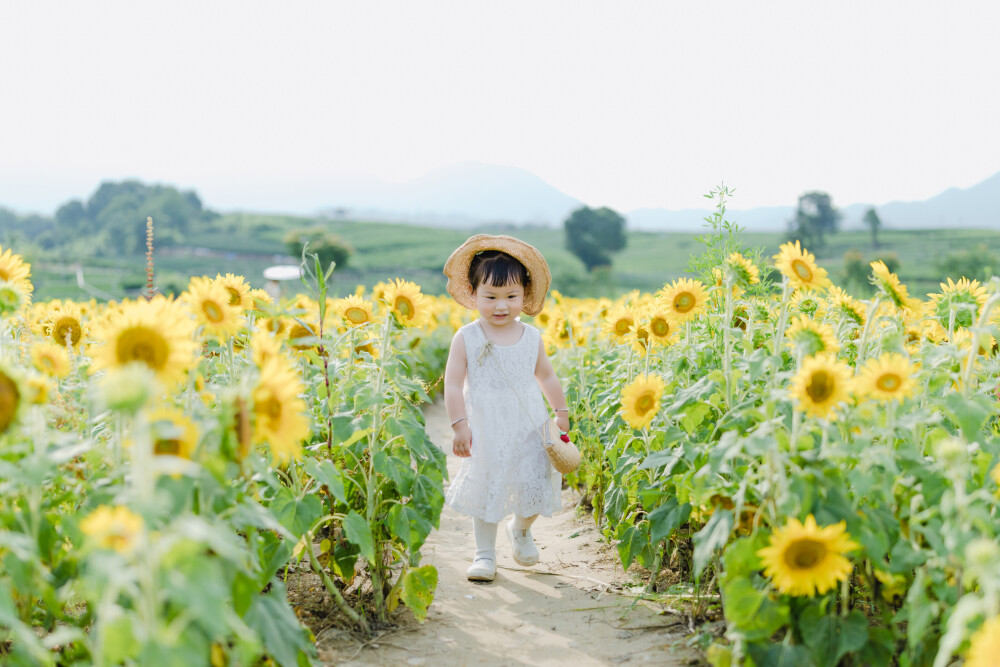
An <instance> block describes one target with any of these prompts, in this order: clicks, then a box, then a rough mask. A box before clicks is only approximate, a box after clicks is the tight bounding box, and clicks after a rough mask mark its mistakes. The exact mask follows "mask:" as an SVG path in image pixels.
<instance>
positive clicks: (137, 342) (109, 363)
mask: <svg viewBox="0 0 1000 667" xmlns="http://www.w3.org/2000/svg"><path fill="white" fill-rule="evenodd" d="M193 329H194V323H193V322H192V321H191V318H190V317H188V315H187V313H186V312H185V310H184V308H183V306H182V305H181V304H179V303H178V302H176V301H174V300H172V299H167V298H166V297H163V296H159V295H158V296H155V297H153V299H152V300H151V301H146V300H145V299H140V300H139V301H133V302H129V303H127V304H124V305H123V306H122V311H121V313H120V314H118V315H117V316H115V317H114V318H112V319H111V320H110V321H109V322H108V326H107V327H106V328H105V329H104V330H103V331H102V333H101V335H100V337H99V340H100V342H102V343H103V345H99V346H98V347H97V348H96V349H95V350H94V353H93V356H94V363H93V366H91V369H92V370H93V371H98V370H103V369H107V368H119V367H122V366H125V365H126V364H129V363H131V362H133V361H137V362H141V363H143V364H145V365H146V366H147V367H148V368H149V369H150V370H151V371H153V373H154V374H155V375H156V377H157V378H158V379H159V380H160V381H161V382H163V384H164V385H166V386H168V387H169V386H173V385H174V384H176V383H177V382H180V381H181V380H183V379H184V377H185V373H186V372H187V370H188V369H189V368H191V366H193V365H194V362H195V355H194V351H195V341H194V339H193V338H192V334H193V333H194V331H193Z"/></svg>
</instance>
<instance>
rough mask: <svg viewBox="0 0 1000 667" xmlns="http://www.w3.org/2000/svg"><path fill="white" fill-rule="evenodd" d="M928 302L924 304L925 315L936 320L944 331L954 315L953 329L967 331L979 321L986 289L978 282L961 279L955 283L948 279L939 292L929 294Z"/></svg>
mask: <svg viewBox="0 0 1000 667" xmlns="http://www.w3.org/2000/svg"><path fill="white" fill-rule="evenodd" d="M928 296H929V297H930V300H929V301H927V303H925V304H924V308H925V310H926V312H927V315H928V316H930V317H932V318H934V319H935V320H937V322H938V323H939V324H941V326H942V327H944V329H946V330H947V329H948V328H949V324H950V322H951V319H952V313H954V318H955V319H954V322H955V326H954V327H953V328H954V329H967V328H969V327H971V326H972V325H973V324H975V323H976V321H977V320H978V319H979V313H980V312H981V310H982V307H983V306H984V305H985V304H986V288H985V287H983V286H982V285H980V284H979V281H978V280H969V279H967V278H962V279H961V280H959V281H958V282H957V283H956V282H952V280H951V278H948V282H947V283H941V292H940V293H938V294H929V295H928Z"/></svg>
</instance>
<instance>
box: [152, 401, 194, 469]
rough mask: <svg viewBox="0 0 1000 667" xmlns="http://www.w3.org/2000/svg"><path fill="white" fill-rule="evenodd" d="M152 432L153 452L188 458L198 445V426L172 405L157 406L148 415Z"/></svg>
mask: <svg viewBox="0 0 1000 667" xmlns="http://www.w3.org/2000/svg"><path fill="white" fill-rule="evenodd" d="M149 423H150V426H151V430H152V432H153V453H154V454H156V455H157V456H164V455H170V456H177V457H180V458H182V459H190V458H191V455H192V454H194V450H195V448H197V446H198V427H197V426H196V425H195V423H194V420H192V419H191V418H190V417H188V416H187V415H186V414H184V413H183V412H181V411H180V410H178V409H177V408H173V407H166V406H164V407H159V408H156V409H155V410H153V411H152V412H151V413H150V415H149Z"/></svg>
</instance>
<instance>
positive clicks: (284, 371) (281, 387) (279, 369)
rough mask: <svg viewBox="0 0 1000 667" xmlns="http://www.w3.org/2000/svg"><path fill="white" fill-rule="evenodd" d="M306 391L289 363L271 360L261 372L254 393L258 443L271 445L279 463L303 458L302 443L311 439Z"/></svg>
mask: <svg viewBox="0 0 1000 667" xmlns="http://www.w3.org/2000/svg"><path fill="white" fill-rule="evenodd" d="M303 391H304V388H303V386H302V380H300V379H299V376H298V374H297V373H295V372H294V371H292V370H291V369H290V368H289V365H288V362H287V361H286V360H284V359H281V358H277V359H271V360H269V361H267V362H266V363H265V364H264V366H263V367H262V368H261V369H260V377H259V379H258V380H257V386H256V387H255V388H254V390H253V410H252V414H253V418H254V440H255V441H256V442H264V443H267V445H268V447H270V449H271V452H272V454H274V458H275V460H276V461H278V463H279V464H285V463H288V462H289V461H290V460H292V459H299V458H301V456H302V441H303V440H305V439H306V438H307V437H309V420H308V418H307V417H306V416H305V414H304V413H305V411H306V403H305V401H303V400H302V399H301V398H299V394H301V393H302V392H303Z"/></svg>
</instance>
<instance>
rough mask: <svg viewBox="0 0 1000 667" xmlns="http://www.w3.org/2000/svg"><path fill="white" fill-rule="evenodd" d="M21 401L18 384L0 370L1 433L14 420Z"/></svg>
mask: <svg viewBox="0 0 1000 667" xmlns="http://www.w3.org/2000/svg"><path fill="white" fill-rule="evenodd" d="M20 402H21V392H19V391H18V390H17V385H16V384H14V381H13V380H11V379H10V378H9V377H7V375H6V374H5V373H3V372H0V433H3V432H4V431H6V430H7V429H8V428H9V427H10V424H11V422H13V421H14V415H16V414H17V406H18V404H19V403H20Z"/></svg>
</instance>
